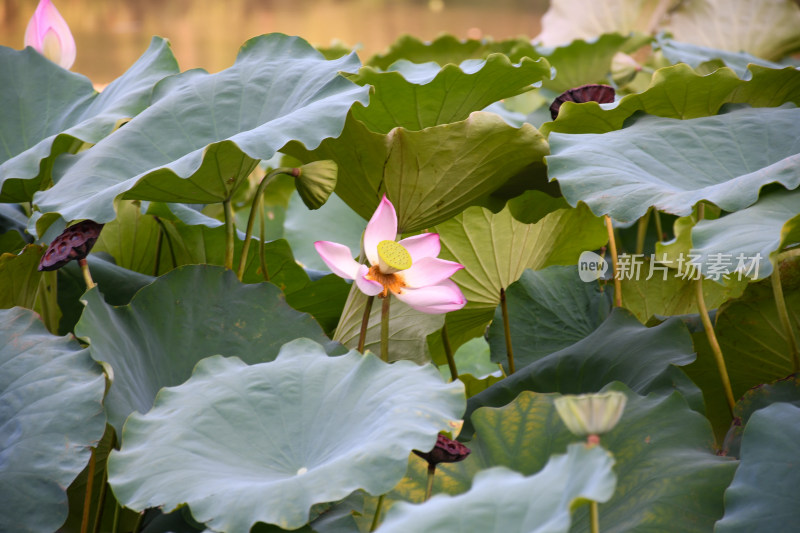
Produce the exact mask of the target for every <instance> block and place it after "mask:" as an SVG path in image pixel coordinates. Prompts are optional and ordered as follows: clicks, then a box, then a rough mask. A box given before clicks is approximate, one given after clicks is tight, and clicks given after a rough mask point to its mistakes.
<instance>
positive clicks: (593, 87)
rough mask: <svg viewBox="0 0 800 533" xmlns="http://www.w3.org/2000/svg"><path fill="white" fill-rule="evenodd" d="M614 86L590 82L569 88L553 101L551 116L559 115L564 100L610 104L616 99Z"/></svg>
mask: <svg viewBox="0 0 800 533" xmlns="http://www.w3.org/2000/svg"><path fill="white" fill-rule="evenodd" d="M614 95H615V92H614V88H613V87H611V86H609V85H598V84H594V83H592V84H589V85H581V86H580V87H575V88H573V89H569V90H568V91H566V92H563V93H561V94H560V95H559V96H558V97H557V98H556V99H555V100H553V103H552V104H550V116H551V117H553V120H555V119H556V117H557V116H558V110H559V109H561V104H563V103H564V102H575V103H578V104H582V103H584V102H599V103H601V104H609V103H611V102H613V101H614Z"/></svg>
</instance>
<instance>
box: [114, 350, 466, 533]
mask: <svg viewBox="0 0 800 533" xmlns="http://www.w3.org/2000/svg"><path fill="white" fill-rule="evenodd" d="M463 409H464V389H463V386H462V385H461V384H460V383H453V384H445V383H443V382H442V380H441V378H440V377H439V374H438V372H437V371H436V369H435V368H433V367H431V366H424V367H419V366H417V365H415V364H414V363H411V362H402V361H401V362H397V363H395V364H393V365H387V364H385V363H383V362H381V361H380V360H379V359H378V358H377V357H375V356H373V355H371V354H367V355H362V354H360V353H358V352H355V351H351V352H349V353H348V354H346V355H343V356H340V357H328V355H327V354H326V353H325V350H324V349H323V347H322V346H320V345H318V344H316V343H314V342H313V341H309V340H308V339H301V340H297V341H294V342H292V343H289V344H287V345H285V346H283V348H282V349H281V351H280V353H279V354H278V356H277V358H276V359H275V360H274V361H272V362H269V363H262V364H255V365H253V366H248V365H247V364H245V363H243V362H242V361H241V360H240V359H238V358H235V357H234V358H224V357H222V356H214V357H210V358H207V359H204V360H203V361H201V362H200V363H199V364H198V365H197V367H196V368H195V370H194V372H193V374H192V377H191V378H190V379H189V380H188V381H186V382H185V383H184V384H182V385H179V386H177V387H171V388H166V389H163V390H162V391H161V392H160V393H159V395H158V397H157V399H156V402H155V405H154V407H153V409H152V410H151V411H150V412H149V413H147V414H145V415H141V414H138V413H135V414H133V415H132V416H131V417H130V418H129V419H128V421H127V422H126V424H125V429H124V432H123V435H122V442H123V444H122V449H121V450H120V451H119V452H113V453H112V454H111V457H110V459H109V484H110V485H111V486H112V487H113V489H114V494H115V495H116V496H117V497H118V498H119V500H120V501H121V502H122V503H123V504H124V505H126V506H127V507H130V508H133V509H137V510H141V509H144V508H147V507H155V506H159V507H163V508H164V509H165V510H171V509H174V508H176V507H177V506H179V505H182V504H184V503H187V504H188V505H189V507H190V508H191V512H192V515H193V516H194V518H195V519H196V520H198V521H200V522H203V523H205V524H206V525H207V526H208V527H210V528H212V529H214V530H218V531H230V532H232V533H235V532H248V531H250V528H251V526H252V525H253V524H255V523H256V522H265V523H268V524H276V525H278V526H280V527H283V528H285V529H296V528H298V527H300V526H302V525H303V524H305V523H306V522H308V520H309V509H310V507H311V506H312V505H314V504H315V503H322V502H329V501H336V500H339V499H342V498H344V497H345V496H347V495H348V494H350V493H351V492H353V491H354V490H356V489H358V488H363V489H364V490H366V491H367V492H369V493H371V494H375V495H377V494H382V493H384V492H387V491H389V490H390V489H391V488H392V487H393V486H394V485H395V484H396V483H397V482H398V481H399V480H400V479H401V478H402V476H403V472H404V471H405V467H406V463H407V460H408V454H409V452H410V451H411V449H415V448H418V449H429V448H431V447H432V446H433V444H434V442H435V440H436V435H437V433H438V432H439V431H440V430H444V429H447V428H448V427H449V426H450V424H451V423H452V422H453V421H455V420H456V419H458V418H459V417H460V415H461V413H462V412H463ZM220 491H223V492H224V494H226V497H225V498H220V497H219V494H220Z"/></svg>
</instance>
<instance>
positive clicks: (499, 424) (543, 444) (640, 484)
mask: <svg viewBox="0 0 800 533" xmlns="http://www.w3.org/2000/svg"><path fill="white" fill-rule="evenodd" d="M603 390H618V391H622V392H624V393H625V394H626V395H627V396H628V402H627V405H626V407H625V411H624V412H623V415H622V418H621V419H620V421H619V423H618V424H617V426H616V427H615V428H614V429H613V430H612V431H611V432H609V433H607V434H605V435H603V436H602V437H601V445H602V446H603V447H605V448H606V449H608V450H610V451H611V452H612V453H613V454H614V457H615V458H616V461H617V463H616V465H615V467H614V470H615V472H616V473H617V475H618V481H617V490H616V491H615V493H614V496H613V498H612V499H611V500H610V501H609V502H608V503H607V504H605V505H600V506H599V511H600V513H599V514H600V522H601V528H600V530H601V531H638V530H645V529H650V530H652V531H673V530H678V531H698V532H699V531H708V530H709V529H710V528H711V527H712V525H713V522H714V520H715V519H716V518H717V517H721V516H722V503H723V498H722V494H723V491H724V490H725V488H726V487H727V485H728V483H730V480H731V478H732V477H733V472H734V470H735V465H736V462H735V461H732V460H731V459H727V458H723V457H719V456H717V455H715V453H714V451H713V450H712V448H711V446H710V445H711V443H712V442H713V436H712V434H711V431H710V427H709V424H708V421H706V420H705V419H704V418H703V417H702V416H701V415H700V414H698V413H696V412H694V411H693V410H691V409H690V408H689V407H688V406H687V404H686V401H685V400H684V399H683V398H681V396H680V395H679V394H667V395H662V394H650V395H648V396H646V397H642V396H639V395H637V394H635V393H633V392H632V391H630V390H629V389H627V388H626V387H624V386H622V385H621V384H619V383H616V384H613V385H610V386H608V387H605V388H604V389H603ZM555 398H558V395H557V394H541V393H534V392H528V391H525V392H522V393H521V394H519V396H517V397H516V398H515V399H514V400H513V401H512V402H510V403H509V404H508V405H506V406H504V407H501V408H497V409H493V408H482V409H478V410H476V411H474V412H473V413H472V416H471V419H472V423H473V424H474V426H475V429H476V434H475V437H474V438H473V439H472V440H471V441H470V442H469V443H467V444H468V446H469V447H470V448H471V449H472V453H471V454H470V455H469V457H467V458H466V459H465V460H464V461H462V462H460V463H451V464H441V465H438V466H437V468H436V477H435V478H434V487H433V493H434V494H441V493H447V494H460V493H463V492H466V491H467V490H469V487H470V483H471V479H472V477H473V476H474V475H475V474H476V473H477V472H480V471H483V470H485V469H487V468H492V467H497V466H503V467H506V468H511V469H513V470H515V471H517V472H520V473H521V474H523V475H526V476H529V475H532V474H535V473H536V472H539V471H540V470H541V469H542V468H543V467H545V465H546V464H547V461H548V459H549V458H550V457H551V456H552V454H558V453H563V452H564V451H565V450H566V449H568V446H570V443H573V442H575V440H576V437H575V436H574V435H572V434H571V433H570V432H569V430H568V429H567V427H566V426H565V425H564V423H563V422H562V421H561V418H560V417H559V416H558V413H557V412H556V409H555V406H554V405H553V400H554V399H555ZM426 470H427V463H426V462H425V461H424V460H422V459H420V458H418V457H415V456H412V457H411V459H410V462H409V468H408V471H407V473H406V477H405V478H403V481H401V482H400V484H398V486H397V487H396V488H395V490H394V491H393V492H391V493H389V495H388V498H391V499H392V500H403V499H404V500H407V501H421V500H422V498H423V495H424V493H425V482H426ZM675 506H677V507H678V508H680V509H681V513H679V514H676V513H675V512H674V509H675ZM586 514H587V513H586V512H585V511H584V510H580V511H578V512H577V513H576V514H575V515H574V516H573V518H574V521H575V523H574V524H573V527H572V530H573V531H588V530H589V527H588V521H587V520H586Z"/></svg>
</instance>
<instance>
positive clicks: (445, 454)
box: [413, 433, 472, 466]
mask: <svg viewBox="0 0 800 533" xmlns="http://www.w3.org/2000/svg"><path fill="white" fill-rule="evenodd" d="M471 451H472V450H470V449H469V448H467V447H466V446H464V445H463V444H461V443H460V442H458V441H457V440H453V439H450V438H448V437H445V436H444V435H442V434H441V433H440V434H439V436H438V437H436V446H434V447H433V449H432V450H431V451H429V452H427V453H423V452H421V451H419V450H413V452H414V453H415V454H417V455H419V456H420V457H422V458H423V459H425V460H426V461H428V464H429V465H432V466H436V465H437V464H439V463H457V462H459V461H463V460H464V459H466V458H467V456H468V455H469V454H470V452H471Z"/></svg>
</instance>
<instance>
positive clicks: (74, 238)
mask: <svg viewBox="0 0 800 533" xmlns="http://www.w3.org/2000/svg"><path fill="white" fill-rule="evenodd" d="M102 229H103V224H98V223H97V222H94V221H92V220H84V221H83V222H78V223H77V224H73V225H72V226H70V227H68V228H67V229H65V230H64V232H63V233H62V234H61V235H59V236H58V237H56V238H55V239H53V242H51V243H50V246H48V247H47V250H45V252H44V255H43V256H42V259H41V261H39V270H56V269H58V268H61V267H62V266H64V265H66V264H67V263H69V262H70V261H72V260H73V259H83V258H85V257H86V256H87V255H89V250H91V249H92V246H94V243H95V242H96V241H97V237H98V236H99V235H100V230H102Z"/></svg>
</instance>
